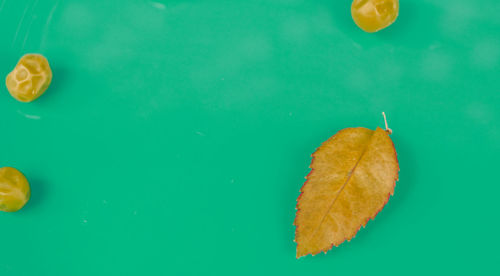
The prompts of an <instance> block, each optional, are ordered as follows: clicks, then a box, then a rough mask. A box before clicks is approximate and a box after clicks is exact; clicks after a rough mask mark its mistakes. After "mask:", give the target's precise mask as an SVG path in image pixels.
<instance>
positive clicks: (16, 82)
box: [5, 54, 52, 102]
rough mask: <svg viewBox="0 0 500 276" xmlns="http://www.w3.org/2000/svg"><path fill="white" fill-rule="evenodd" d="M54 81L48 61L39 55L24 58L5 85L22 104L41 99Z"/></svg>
mask: <svg viewBox="0 0 500 276" xmlns="http://www.w3.org/2000/svg"><path fill="white" fill-rule="evenodd" d="M51 81H52V71H51V70H50V66H49V62H48V61H47V59H46V58H45V57H44V56H42V55H38V54H27V55H25V56H23V57H22V58H21V59H20V60H19V62H18V63H17V65H16V67H15V68H14V70H12V72H10V73H9V74H8V75H7V79H6V80H5V84H6V85H7V89H8V90H9V92H10V94H11V95H12V97H14V98H15V99H16V100H18V101H20V102H32V101H34V100H36V99H37V98H38V97H40V96H41V95H42V94H43V93H44V92H45V90H47V88H48V87H49V85H50V82H51Z"/></svg>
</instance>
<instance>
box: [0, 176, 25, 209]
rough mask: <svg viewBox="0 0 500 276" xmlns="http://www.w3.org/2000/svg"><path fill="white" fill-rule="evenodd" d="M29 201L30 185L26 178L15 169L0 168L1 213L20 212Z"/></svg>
mask: <svg viewBox="0 0 500 276" xmlns="http://www.w3.org/2000/svg"><path fill="white" fill-rule="evenodd" d="M29 199H30V184H29V183H28V180H27V179H26V177H24V175H23V174H22V173H21V172H20V171H18V170H16V169H14V168H9V167H4V168H0V211H4V212H15V211H18V210H19V209H21V208H23V206H24V204H26V202H28V200H29Z"/></svg>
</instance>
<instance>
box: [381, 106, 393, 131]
mask: <svg viewBox="0 0 500 276" xmlns="http://www.w3.org/2000/svg"><path fill="white" fill-rule="evenodd" d="M382 115H383V116H384V122H385V131H387V133H389V135H390V134H392V129H390V128H389V126H387V118H386V117H385V112H383V111H382Z"/></svg>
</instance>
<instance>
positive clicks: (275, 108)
mask: <svg viewBox="0 0 500 276" xmlns="http://www.w3.org/2000/svg"><path fill="white" fill-rule="evenodd" d="M350 4H351V1H347V0H342V1H340V0H318V1H305V0H304V1H301V0H289V1H286V0H267V1H264V0H254V1H236V0H233V1H225V0H213V1H208V0H206V1H203V0H199V1H195V0H193V1H161V0H158V1H157V2H151V1H123V0H122V1H97V0H96V1H76V0H72V1H70V0H67V1H49V0H31V1H21V0H18V1H14V0H0V26H1V28H0V37H1V43H0V65H1V66H0V76H6V75H7V74H8V72H9V71H11V70H12V69H13V67H14V66H15V64H16V62H17V61H18V59H19V58H20V57H21V56H22V55H23V54H25V53H29V52H36V53H42V54H44V55H45V56H46V57H47V58H48V60H49V62H50V64H51V66H52V69H53V74H54V78H53V83H52V85H51V87H50V88H49V90H48V91H47V93H46V94H45V95H44V96H42V97H41V98H40V99H38V100H37V101H35V102H33V103H30V104H24V103H20V102H17V101H15V100H14V99H13V98H12V97H11V96H10V95H9V93H8V92H7V90H6V88H5V86H4V85H2V86H1V88H0V129H1V132H0V142H1V149H0V166H12V167H16V168H18V169H19V170H21V171H22V172H24V174H25V175H26V176H27V178H28V179H29V180H30V183H31V188H32V198H31V200H30V202H29V203H28V204H27V206H26V207H25V208H24V209H22V210H21V211H19V212H17V213H0V237H1V242H0V244H1V245H0V275H2V276H3V275H5V276H10V275H16V276H17V275H21V276H22V275H402V274H404V275H421V274H426V275H428V274H430V275H433V274H447V275H458V274H467V275H468V274H472V273H474V275H476V274H481V275H492V274H496V275H498V274H497V273H498V272H499V266H498V263H499V260H500V254H499V251H498V247H499V246H500V239H499V237H498V227H499V226H500V224H499V215H498V211H499V207H498V195H499V194H500V186H499V181H498V178H497V176H498V165H499V161H498V157H499V153H500V143H499V139H500V124H499V119H500V111H499V104H500V97H499V94H500V16H499V14H500V2H499V1H497V0H483V1H472V0H469V1H467V0H442V1H431V0H401V2H400V6H401V7H400V15H399V18H398V19H397V21H396V22H395V24H394V25H392V26H391V27H389V28H388V29H386V30H383V31H381V32H379V33H376V34H367V33H364V32H362V31H361V30H360V29H358V28H357V27H356V26H355V24H354V23H353V21H352V19H351V17H350ZM2 78H3V77H2ZM382 111H385V112H386V113H387V115H388V121H389V127H391V128H392V129H393V130H394V134H393V135H392V139H393V141H394V143H395V145H396V149H397V152H398V158H399V161H400V167H401V172H400V181H399V182H398V183H397V185H396V190H395V195H394V197H392V198H391V199H390V201H389V203H388V204H387V206H386V207H385V208H384V209H383V211H382V212H381V213H380V214H379V215H378V216H377V218H376V219H375V220H374V221H370V222H369V223H368V225H367V228H366V229H362V230H361V231H360V232H359V233H358V235H357V236H356V238H355V239H353V240H352V241H351V242H349V243H347V242H346V243H344V244H342V245H341V246H340V247H339V248H334V249H332V250H331V251H330V252H329V253H328V254H326V255H325V254H319V255H317V256H314V257H311V256H308V257H305V258H301V259H299V260H297V259H295V243H294V242H293V239H294V231H295V229H294V226H293V224H292V223H293V220H294V217H295V202H296V198H297V196H298V195H299V189H300V187H301V186H302V184H303V182H304V176H305V175H306V174H307V173H308V171H309V169H308V165H309V163H310V154H311V153H312V152H314V150H315V148H316V147H318V146H319V145H320V144H321V143H322V142H323V141H324V140H326V139H327V138H328V137H330V136H331V135H333V134H335V132H337V131H338V130H340V129H342V128H346V127H356V126H363V127H369V128H372V129H374V128H375V127H377V126H383V118H382V116H381V112H382Z"/></svg>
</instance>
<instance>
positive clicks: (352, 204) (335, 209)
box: [294, 115, 399, 258]
mask: <svg viewBox="0 0 500 276" xmlns="http://www.w3.org/2000/svg"><path fill="white" fill-rule="evenodd" d="M384 117H385V115H384ZM386 129H387V130H383V129H381V128H377V129H376V130H370V129H367V128H362V127H358V128H346V129H343V130H341V131H339V132H338V133H337V134H335V135H334V136H332V137H331V138H330V139H328V140H327V141H326V142H324V143H323V144H322V145H321V146H320V147H319V148H318V149H317V150H316V152H315V153H314V154H313V155H312V157H313V161H312V163H311V172H310V173H309V175H308V176H307V177H306V179H307V181H306V183H305V184H304V185H303V186H302V188H301V195H300V196H299V198H298V199H297V214H296V217H295V223H294V224H295V226H296V231H295V241H296V242H297V257H298V258H299V257H301V256H305V255H308V254H312V255H315V254H317V253H319V252H321V251H323V252H325V253H326V251H328V250H330V249H331V248H332V246H333V245H335V246H338V245H339V244H341V243H342V242H344V241H345V240H351V239H352V238H353V237H354V236H355V235H356V232H358V230H359V229H360V228H361V226H363V227H364V226H365V225H366V223H367V222H368V220H370V219H373V218H374V217H375V216H376V215H377V213H378V212H379V211H380V210H381V209H382V208H383V207H384V205H385V204H386V203H387V201H388V200H389V196H390V195H392V194H393V192H394V186H395V184H396V181H397V179H398V172H399V165H398V160H397V157H396V150H395V149H394V145H393V143H392V140H391V138H389V134H390V133H391V131H390V129H388V128H387V122H386Z"/></svg>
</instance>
